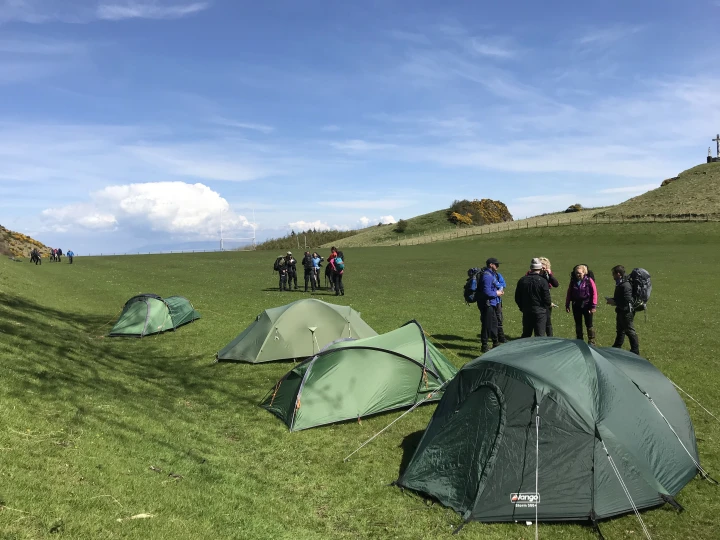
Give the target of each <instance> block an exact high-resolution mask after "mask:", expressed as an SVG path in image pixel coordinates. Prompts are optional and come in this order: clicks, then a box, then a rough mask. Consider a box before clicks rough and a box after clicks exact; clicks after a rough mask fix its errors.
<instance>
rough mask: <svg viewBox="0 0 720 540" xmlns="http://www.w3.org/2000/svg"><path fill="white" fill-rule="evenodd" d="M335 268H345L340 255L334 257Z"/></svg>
mask: <svg viewBox="0 0 720 540" xmlns="http://www.w3.org/2000/svg"><path fill="white" fill-rule="evenodd" d="M335 268H337V269H338V270H345V263H344V262H343V260H342V257H341V256H340V255H338V256H337V257H335Z"/></svg>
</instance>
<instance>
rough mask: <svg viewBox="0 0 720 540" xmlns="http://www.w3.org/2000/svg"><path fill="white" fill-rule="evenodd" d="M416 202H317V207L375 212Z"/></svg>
mask: <svg viewBox="0 0 720 540" xmlns="http://www.w3.org/2000/svg"><path fill="white" fill-rule="evenodd" d="M415 202H416V201H413V200H409V199H373V200H362V199H354V200H349V199H344V200H342V199H338V200H333V201H318V202H317V203H316V204H317V205H319V206H330V207H333V208H353V209H377V210H395V209H397V208H407V207H408V206H412V205H413V204H415Z"/></svg>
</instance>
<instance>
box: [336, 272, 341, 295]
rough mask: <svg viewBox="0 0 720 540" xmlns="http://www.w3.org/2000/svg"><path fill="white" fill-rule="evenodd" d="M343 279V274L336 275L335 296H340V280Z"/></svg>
mask: <svg viewBox="0 0 720 540" xmlns="http://www.w3.org/2000/svg"><path fill="white" fill-rule="evenodd" d="M341 278H342V274H340V273H337V272H336V273H335V296H340V279H341Z"/></svg>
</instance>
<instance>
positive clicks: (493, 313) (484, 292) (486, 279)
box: [477, 257, 505, 353]
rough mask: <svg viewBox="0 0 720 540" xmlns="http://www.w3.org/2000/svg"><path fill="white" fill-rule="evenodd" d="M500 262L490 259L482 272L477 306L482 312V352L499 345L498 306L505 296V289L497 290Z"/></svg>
mask: <svg viewBox="0 0 720 540" xmlns="http://www.w3.org/2000/svg"><path fill="white" fill-rule="evenodd" d="M499 266H500V261H498V260H497V259H496V258H495V257H490V258H489V259H488V260H487V261H485V268H483V269H481V270H480V283H479V286H478V293H479V294H478V295H477V296H478V299H477V305H478V309H479V310H480V352H484V353H485V352H488V351H489V350H490V346H489V343H488V342H490V341H492V344H493V347H496V346H497V345H498V309H499V308H498V305H499V304H500V300H501V298H502V296H503V294H505V291H504V290H503V289H498V288H497V282H498V281H497V279H498V278H497V270H498V267H499Z"/></svg>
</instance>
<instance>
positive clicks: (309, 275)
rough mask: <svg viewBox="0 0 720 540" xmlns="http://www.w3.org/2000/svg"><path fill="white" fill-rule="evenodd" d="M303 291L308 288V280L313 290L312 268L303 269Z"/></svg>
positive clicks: (313, 275) (313, 277)
mask: <svg viewBox="0 0 720 540" xmlns="http://www.w3.org/2000/svg"><path fill="white" fill-rule="evenodd" d="M304 277H305V292H307V290H308V282H310V285H311V286H312V291H313V292H315V273H314V271H313V269H312V268H306V269H305V276H304Z"/></svg>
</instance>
